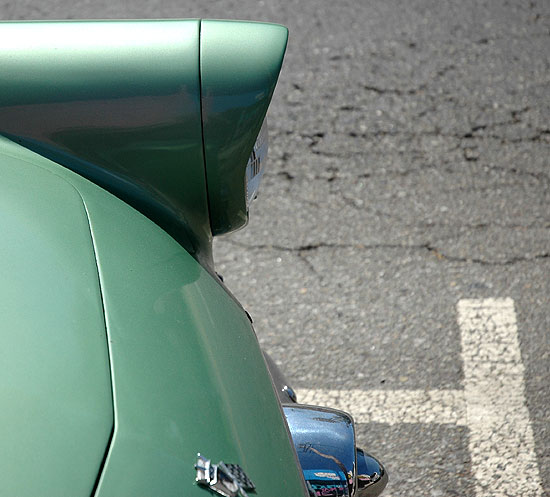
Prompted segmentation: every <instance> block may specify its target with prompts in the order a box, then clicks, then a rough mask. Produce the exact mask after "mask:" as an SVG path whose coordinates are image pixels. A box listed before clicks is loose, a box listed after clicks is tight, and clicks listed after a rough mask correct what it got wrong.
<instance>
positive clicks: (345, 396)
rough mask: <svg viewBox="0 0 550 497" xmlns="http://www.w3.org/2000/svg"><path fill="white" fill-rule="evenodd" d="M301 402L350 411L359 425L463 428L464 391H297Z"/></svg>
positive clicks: (464, 416) (464, 418) (464, 420)
mask: <svg viewBox="0 0 550 497" xmlns="http://www.w3.org/2000/svg"><path fill="white" fill-rule="evenodd" d="M296 394H297V396H298V402H300V403H301V404H313V405H320V406H329V407H333V408H335V409H341V410H343V411H347V412H349V413H351V414H352V415H353V418H354V419H355V421H356V422H357V423H387V424H399V423H441V424H447V423H450V424H453V425H464V424H465V423H466V409H465V402H464V391H463V390H312V389H297V391H296Z"/></svg>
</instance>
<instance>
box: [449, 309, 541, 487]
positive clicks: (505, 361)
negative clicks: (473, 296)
mask: <svg viewBox="0 0 550 497" xmlns="http://www.w3.org/2000/svg"><path fill="white" fill-rule="evenodd" d="M457 311H458V324H459V326H460V332H461V340H462V357H463V361H464V397H465V400H466V419H467V423H468V427H469V429H470V442H469V448H470V456H471V460H472V472H473V473H474V475H475V477H476V480H477V482H476V490H477V492H476V493H477V495H478V496H483V497H490V496H501V495H502V496H504V495H518V492H521V494H522V495H530V496H541V495H542V486H541V481H540V476H539V471H538V466H537V461H536V455H535V443H534V438H533V431H532V428H531V424H530V422H529V412H528V411H527V406H526V404H525V392H524V379H523V377H524V367H523V363H522V362H521V355H520V349H519V341H518V333H517V324H516V314H515V311H514V301H513V300H512V299H484V300H461V301H459V302H458V305H457Z"/></svg>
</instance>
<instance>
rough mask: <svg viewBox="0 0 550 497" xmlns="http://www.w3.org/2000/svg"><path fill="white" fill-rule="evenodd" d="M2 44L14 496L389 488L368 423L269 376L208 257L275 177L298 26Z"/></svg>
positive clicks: (70, 32)
mask: <svg viewBox="0 0 550 497" xmlns="http://www.w3.org/2000/svg"><path fill="white" fill-rule="evenodd" d="M0 40H1V43H0V68H1V71H0V134H1V136H0V174H1V181H0V233H1V234H2V236H1V238H0V253H1V257H0V274H1V275H2V279H1V281H0V310H1V313H0V315H1V316H2V326H1V347H0V388H1V392H2V410H1V414H0V440H2V455H1V456H0V475H1V477H0V495H2V496H17V497H24V496H52V497H53V496H55V497H62V496H71V497H77V496H90V495H95V496H97V497H106V496H132V497H141V496H154V497H160V496H171V497H172V496H197V497H201V496H203V497H205V496H208V495H212V494H213V495H225V496H227V497H235V496H246V495H258V496H263V497H268V496H271V497H285V496H289V497H290V496H303V495H308V494H309V495H323V496H329V495H335V496H336V495H357V496H363V495H378V493H380V491H381V490H382V489H383V487H384V485H385V482H386V480H387V475H386V473H385V471H384V469H383V467H382V466H381V465H380V464H379V463H378V462H377V461H376V460H375V459H374V458H370V456H368V455H365V454H364V453H362V452H361V451H360V450H358V449H356V447H355V434H354V429H353V421H352V420H351V418H350V417H349V416H348V415H346V414H345V413H341V412H339V411H333V410H330V409H324V408H312V407H309V406H301V405H300V404H297V403H296V398H295V396H294V394H293V391H292V389H291V388H290V387H289V386H288V385H287V383H286V381H285V380H284V378H283V377H282V375H281V373H280V372H279V371H278V370H277V368H276V367H275V366H274V365H273V363H272V361H270V360H269V358H268V359H267V360H268V363H269V364H270V370H271V374H270V372H269V370H268V368H267V367H266V362H265V359H264V356H263V355H262V352H261V350H260V347H259V345H258V341H257V339H256V336H255V333H254V330H253V328H252V325H251V321H250V319H249V317H248V315H247V313H246V312H245V311H244V310H243V308H242V307H241V306H240V305H239V303H238V302H237V301H236V300H235V299H234V297H233V296H232V295H231V294H230V293H229V292H228V290H227V289H226V288H225V287H224V285H223V282H222V281H221V280H220V278H219V277H218V276H217V275H216V272H215V269H214V264H213V260H212V250H211V248H212V237H213V236H215V235H220V234H223V233H228V232H231V231H233V230H236V229H238V228H241V227H242V226H244V225H245V224H246V222H247V218H248V206H249V204H250V202H251V200H252V199H253V198H254V196H255V193H256V190H257V187H258V182H259V179H260V178H261V175H262V172H263V167H264V164H265V160H264V159H265V154H266V151H267V137H266V130H265V125H263V123H264V118H265V115H266V112H267V109H268V106H269V102H270V100H271V96H272V94H273V90H274V87H275V84H276V81H277V78H278V74H279V71H280V67H281V63H282V59H283V55H284V52H285V48H286V43H287V30H286V28H284V27H282V26H279V25H272V24H263V23H252V22H230V21H206V20H166V21H114V22H113V21H105V22H102V21H77V22H15V23H0ZM281 401H282V403H281Z"/></svg>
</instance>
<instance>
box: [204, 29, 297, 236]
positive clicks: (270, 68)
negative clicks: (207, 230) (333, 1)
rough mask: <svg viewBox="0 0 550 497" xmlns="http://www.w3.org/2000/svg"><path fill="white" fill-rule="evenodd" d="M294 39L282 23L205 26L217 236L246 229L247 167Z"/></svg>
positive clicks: (209, 168) (209, 161)
mask: <svg viewBox="0 0 550 497" xmlns="http://www.w3.org/2000/svg"><path fill="white" fill-rule="evenodd" d="M287 39H288V30H287V29H286V28H285V27H284V26H280V25H277V24H266V23H254V22H243V21H211V20H203V21H202V23H201V45H200V66H201V89H202V115H203V128H204V145H205V160H206V175H207V181H208V198H209V205H210V220H211V226H212V233H213V234H214V235H219V234H223V233H228V232H230V231H233V230H236V229H238V228H241V227H242V226H244V225H245V224H246V222H247V220H248V212H247V207H246V185H245V168H246V164H247V161H248V158H249V156H250V153H251V151H252V147H253V146H254V142H255V141H256V137H257V136H258V133H259V131H260V128H261V125H262V122H263V120H264V117H265V115H266V113H267V108H268V106H269V102H270V101H271V97H272V95H273V90H274V89H275V85H276V83H277V78H278V76H279V71H280V70H281V65H282V62H283V56H284V53H285V49H286V44H287Z"/></svg>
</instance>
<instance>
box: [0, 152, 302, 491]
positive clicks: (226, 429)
mask: <svg viewBox="0 0 550 497" xmlns="http://www.w3.org/2000/svg"><path fill="white" fill-rule="evenodd" d="M2 148H4V149H10V150H12V149H13V150H15V151H17V153H19V154H22V155H25V154H27V155H29V156H33V157H34V158H35V160H39V159H40V158H37V157H36V155H35V154H33V153H32V152H30V151H26V150H24V149H21V148H20V147H18V146H17V145H15V144H9V143H7V144H4V145H3V146H2ZM14 153H15V152H14ZM41 164H42V166H43V167H44V168H47V169H49V170H50V171H52V172H55V174H57V175H59V176H61V177H63V178H64V179H66V181H68V182H70V183H71V184H72V185H73V186H74V188H75V189H76V190H78V192H79V194H80V195H81V197H82V199H83V201H84V204H85V206H86V210H87V213H88V216H89V221H90V226H91V233H92V238H93V243H94V247H95V251H96V255H97V261H98V267H99V281H100V285H101V290H102V294H103V299H104V309H105V320H106V326H107V334H108V344H109V353H110V361H111V372H112V385H113V396H114V413H115V428H114V433H113V438H112V442H111V446H110V449H109V452H108V455H107V458H106V461H105V466H104V469H103V473H102V476H101V479H100V481H99V485H98V488H97V491H96V495H97V496H98V497H109V496H116V497H122V496H140V497H141V496H154V497H160V496H177V495H181V496H197V497H201V496H202V497H207V496H209V495H211V494H210V492H209V491H208V490H206V489H204V488H201V487H199V486H197V485H196V484H195V482H194V479H195V470H194V463H195V461H196V454H197V452H201V453H202V454H203V455H205V456H207V457H208V458H211V459H212V460H213V462H218V461H219V460H223V461H224V462H231V463H237V464H240V465H241V466H242V467H243V468H244V470H245V471H246V473H247V475H248V476H249V477H250V478H251V479H252V480H253V481H254V483H255V484H256V487H257V489H256V494H257V495H258V496H262V497H281V496H285V497H286V496H292V497H294V496H300V495H302V496H303V495H307V494H306V491H305V487H304V484H303V478H302V475H301V471H300V468H299V466H298V464H297V461H296V456H295V453H294V449H293V446H292V444H291V442H290V438H289V435H288V431H287V428H286V424H285V421H284V417H283V414H282V412H281V408H280V405H279V403H278V400H277V398H276V395H275V392H274V389H273V386H272V383H271V379H270V377H269V374H268V372H267V370H266V367H265V363H264V360H263V357H262V354H261V351H260V348H259V344H258V342H257V339H256V336H255V334H254V332H253V330H252V328H251V325H250V322H249V320H248V318H247V316H246V314H245V312H244V311H243V310H242V308H241V307H239V306H238V305H237V304H236V303H235V302H234V301H233V299H232V298H231V297H230V296H229V295H228V294H227V293H226V291H225V290H224V289H223V288H222V287H221V286H220V284H219V283H218V281H216V280H215V279H214V278H213V277H212V276H211V275H210V274H209V273H208V272H207V271H206V270H205V269H204V268H203V267H202V266H201V265H200V264H198V262H197V261H196V260H195V259H194V258H193V257H191V255H190V254H189V253H187V252H186V251H185V250H184V249H183V248H182V247H181V246H180V245H179V244H178V243H177V242H176V241H175V240H174V239H173V238H172V237H170V236H169V235H168V234H167V233H166V232H164V231H163V230H162V229H160V228H159V227H158V226H157V225H156V224H154V223H153V222H152V221H151V220H149V219H147V218H146V217H144V216H143V215H142V214H140V213H139V212H138V211H136V210H135V209H133V208H132V207H130V206H129V205H127V204H125V203H124V202H122V201H121V200H120V199H118V198H116V197H114V196H113V195H111V194H110V193H108V192H106V191H105V190H103V189H101V188H100V187H98V186H96V185H94V184H92V183H91V182H89V181H87V180H86V179H84V178H82V177H80V176H78V175H77V174H75V173H73V172H71V171H70V170H68V169H64V168H63V167H61V166H59V165H57V164H54V163H51V162H50V161H47V160H46V159H42V163H41ZM40 494H41V495H47V494H46V493H44V492H42V493H40ZM51 495H54V494H51ZM55 495H59V494H55Z"/></svg>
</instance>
